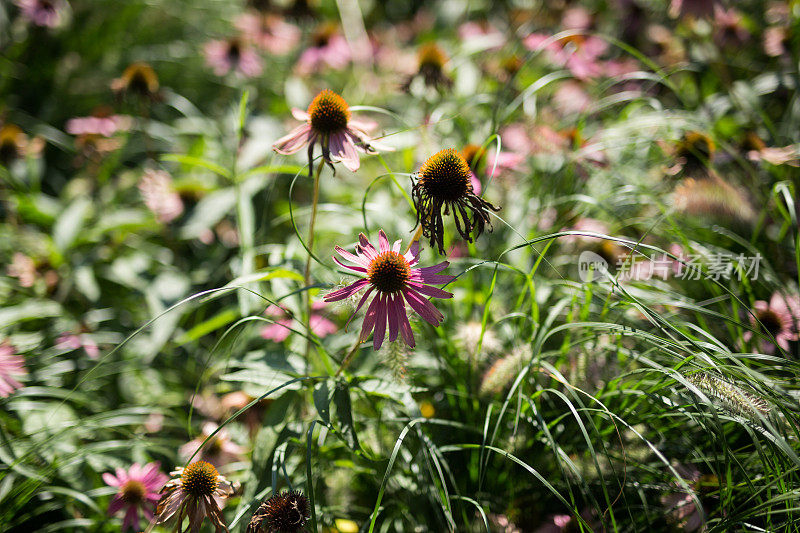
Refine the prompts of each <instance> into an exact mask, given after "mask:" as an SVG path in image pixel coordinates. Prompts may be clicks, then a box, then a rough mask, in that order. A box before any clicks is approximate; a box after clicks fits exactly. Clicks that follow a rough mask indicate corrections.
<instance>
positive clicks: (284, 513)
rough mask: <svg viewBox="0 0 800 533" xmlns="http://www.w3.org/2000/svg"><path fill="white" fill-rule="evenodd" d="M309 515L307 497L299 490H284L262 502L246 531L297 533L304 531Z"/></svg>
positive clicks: (252, 532)
mask: <svg viewBox="0 0 800 533" xmlns="http://www.w3.org/2000/svg"><path fill="white" fill-rule="evenodd" d="M309 515H310V504H309V501H308V498H306V497H305V495H303V493H302V492H300V491H299V490H292V491H284V492H280V493H278V494H275V495H273V496H272V497H271V498H269V499H268V500H267V501H265V502H264V503H262V504H261V505H260V506H259V507H258V509H256V512H255V513H253V517H252V518H251V519H250V524H249V525H248V526H247V530H246V533H272V532H279V533H297V532H299V531H305V528H306V522H308V518H309Z"/></svg>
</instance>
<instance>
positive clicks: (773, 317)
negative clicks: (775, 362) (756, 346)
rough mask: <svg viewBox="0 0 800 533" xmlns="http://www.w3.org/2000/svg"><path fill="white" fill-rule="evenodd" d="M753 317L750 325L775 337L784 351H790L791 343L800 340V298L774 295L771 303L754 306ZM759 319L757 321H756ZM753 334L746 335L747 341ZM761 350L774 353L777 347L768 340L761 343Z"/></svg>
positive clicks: (759, 303) (759, 302)
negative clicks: (799, 324)
mask: <svg viewBox="0 0 800 533" xmlns="http://www.w3.org/2000/svg"><path fill="white" fill-rule="evenodd" d="M753 314H754V315H755V318H754V317H753V316H750V323H751V324H752V325H753V327H754V328H763V330H765V331H766V332H768V333H769V334H771V335H772V336H773V337H775V342H777V343H778V346H780V347H781V348H783V350H784V351H788V350H789V341H796V340H797V339H798V322H800V296H797V295H796V294H795V295H791V296H784V295H782V294H780V293H777V292H776V293H774V294H773V295H772V298H770V300H769V302H766V301H764V300H758V301H757V302H755V303H754V304H753ZM756 319H757V320H756ZM752 337H753V333H752V332H750V331H748V332H746V333H745V336H744V339H745V341H749V340H750V339H751V338H752ZM760 346H761V349H762V350H763V351H764V352H766V353H773V352H774V351H775V345H774V344H773V343H772V340H771V339H769V338H767V339H763V340H762V341H761V342H760Z"/></svg>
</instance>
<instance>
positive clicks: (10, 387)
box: [0, 342, 28, 398]
mask: <svg viewBox="0 0 800 533" xmlns="http://www.w3.org/2000/svg"><path fill="white" fill-rule="evenodd" d="M15 352H16V349H15V348H14V347H13V346H11V344H9V343H7V342H4V343H2V344H0V398H7V397H8V396H10V395H11V393H12V392H14V391H15V390H17V389H21V388H22V383H20V382H19V381H17V380H16V379H14V378H12V377H11V376H12V375H21V374H27V373H28V370H27V369H26V368H25V358H24V357H22V356H21V355H15Z"/></svg>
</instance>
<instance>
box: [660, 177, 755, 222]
mask: <svg viewBox="0 0 800 533" xmlns="http://www.w3.org/2000/svg"><path fill="white" fill-rule="evenodd" d="M673 204H674V205H675V208H676V209H677V210H678V211H680V212H682V213H685V214H687V215H692V216H697V217H711V218H717V219H722V220H726V221H732V222H739V223H743V224H747V223H750V222H752V221H753V220H755V217H756V212H755V210H754V209H753V207H752V206H751V205H750V201H749V200H748V199H747V197H746V196H745V194H744V192H742V191H741V190H740V189H738V188H736V187H734V186H733V185H730V184H729V183H727V182H725V181H723V180H722V179H721V178H719V177H718V176H716V175H713V176H712V177H709V178H703V179H694V178H687V179H685V180H683V181H682V182H681V183H680V184H679V185H678V186H677V187H675V193H674V195H673Z"/></svg>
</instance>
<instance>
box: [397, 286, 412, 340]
mask: <svg viewBox="0 0 800 533" xmlns="http://www.w3.org/2000/svg"><path fill="white" fill-rule="evenodd" d="M397 302H398V304H399V305H398V308H399V310H400V311H399V313H398V318H399V319H400V334H401V335H402V336H403V341H404V342H405V343H406V345H407V346H408V347H409V348H413V347H414V346H416V343H415V342H414V332H413V331H411V324H410V323H409V322H408V315H407V314H406V306H405V304H404V303H403V299H402V298H400V297H399V296H398V298H397Z"/></svg>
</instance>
